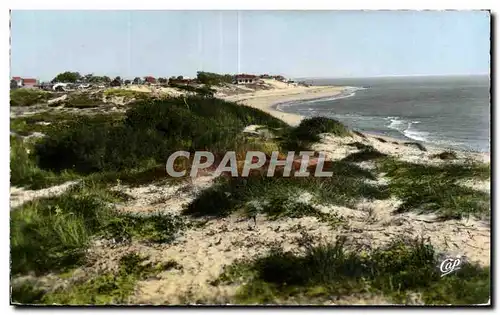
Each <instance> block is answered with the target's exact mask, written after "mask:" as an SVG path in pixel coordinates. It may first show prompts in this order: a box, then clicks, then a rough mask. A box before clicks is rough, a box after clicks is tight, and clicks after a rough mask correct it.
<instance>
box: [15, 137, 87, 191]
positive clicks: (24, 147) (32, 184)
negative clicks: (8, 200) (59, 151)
mask: <svg viewBox="0 0 500 315" xmlns="http://www.w3.org/2000/svg"><path fill="white" fill-rule="evenodd" d="M10 149H11V150H10V184H11V185H12V186H20V187H28V188H31V189H40V188H44V187H48V186H51V185H56V184H61V183H63V182H66V181H69V180H72V179H76V178H77V177H78V176H77V175H76V174H73V173H71V172H68V171H65V172H62V173H59V174H56V173H54V172H51V171H46V170H43V169H41V168H40V167H38V165H37V163H36V158H35V157H34V156H33V154H32V152H33V151H34V145H33V144H32V143H30V142H27V141H23V139H22V138H19V137H15V136H11V137H10Z"/></svg>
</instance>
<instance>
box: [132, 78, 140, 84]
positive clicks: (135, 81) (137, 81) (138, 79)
mask: <svg viewBox="0 0 500 315" xmlns="http://www.w3.org/2000/svg"><path fill="white" fill-rule="evenodd" d="M133 83H134V84H141V78H139V77H135V78H134V81H133Z"/></svg>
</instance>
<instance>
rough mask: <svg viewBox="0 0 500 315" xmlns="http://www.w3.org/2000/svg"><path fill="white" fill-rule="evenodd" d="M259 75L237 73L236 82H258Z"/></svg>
mask: <svg viewBox="0 0 500 315" xmlns="http://www.w3.org/2000/svg"><path fill="white" fill-rule="evenodd" d="M258 80H259V77H257V76H256V75H252V74H237V75H236V76H235V81H236V84H253V83H257V81H258Z"/></svg>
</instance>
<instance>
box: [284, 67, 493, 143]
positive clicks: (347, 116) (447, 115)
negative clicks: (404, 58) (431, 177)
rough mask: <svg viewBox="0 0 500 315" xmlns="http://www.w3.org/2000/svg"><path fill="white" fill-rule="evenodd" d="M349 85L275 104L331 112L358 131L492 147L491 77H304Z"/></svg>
mask: <svg viewBox="0 0 500 315" xmlns="http://www.w3.org/2000/svg"><path fill="white" fill-rule="evenodd" d="M303 81H305V82H306V83H309V84H311V85H336V86H346V87H347V88H346V90H345V91H344V93H342V94H341V95H337V96H335V97H329V98H320V99H313V100H307V101H294V102H287V103H282V104H278V105H276V109H277V110H280V111H284V112H288V113H296V114H300V115H303V116H306V117H313V116H326V117H330V118H334V119H337V120H339V121H341V122H342V123H344V124H345V125H347V126H349V127H351V128H353V129H355V130H359V131H362V132H363V131H364V132H367V133H372V134H379V135H385V136H389V137H393V138H399V139H401V140H407V141H417V142H420V143H422V144H428V145H431V146H434V147H442V148H448V149H456V150H462V151H475V152H489V151H490V113H491V111H490V77H489V76H488V75H483V76H410V77H400V76H397V77H394V76H393V77H376V78H373V77H372V78H346V79H342V78H335V79H305V80H304V79H303Z"/></svg>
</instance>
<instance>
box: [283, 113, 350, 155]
mask: <svg viewBox="0 0 500 315" xmlns="http://www.w3.org/2000/svg"><path fill="white" fill-rule="evenodd" d="M321 133H331V134H334V135H335V136H338V137H347V136H349V135H350V134H351V133H350V132H349V129H347V127H345V126H344V125H343V124H342V123H340V122H338V121H336V120H335V119H331V118H326V117H312V118H306V119H304V120H302V121H301V122H300V124H299V125H298V126H297V127H296V128H293V129H292V130H291V131H290V133H289V134H288V135H287V138H286V141H287V143H286V146H287V147H288V148H292V149H307V148H308V147H309V145H310V144H312V143H314V142H318V141H319V140H320V137H319V134H321Z"/></svg>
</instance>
